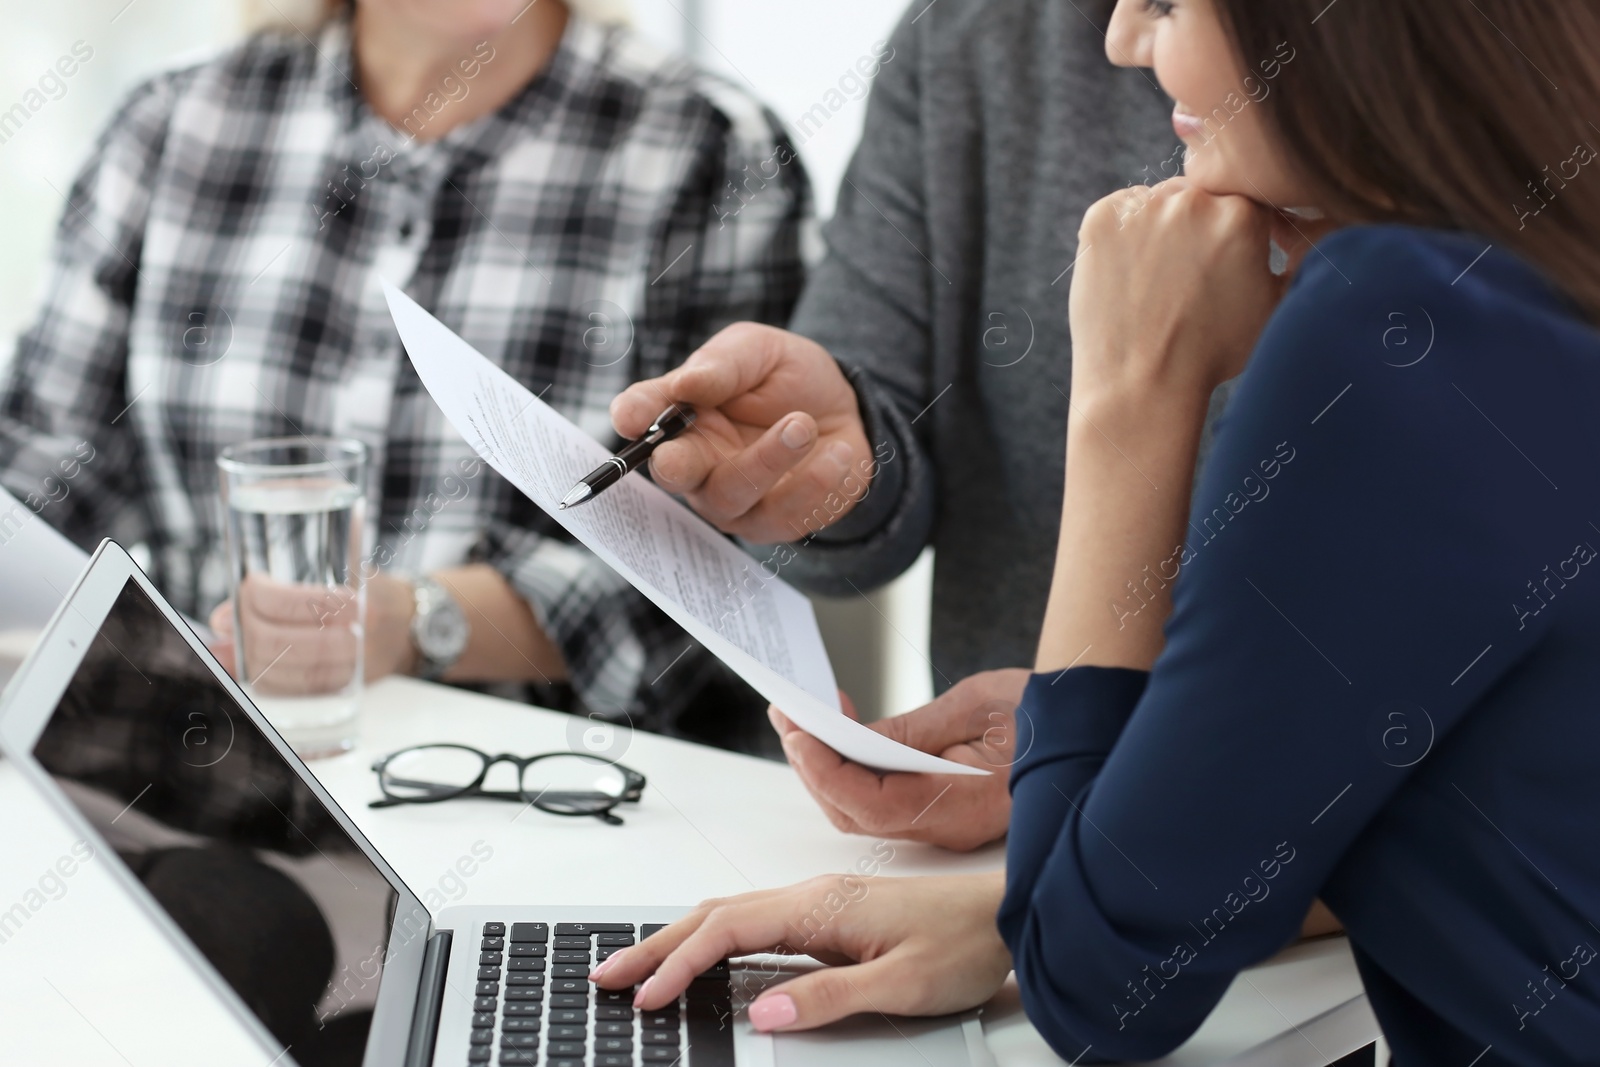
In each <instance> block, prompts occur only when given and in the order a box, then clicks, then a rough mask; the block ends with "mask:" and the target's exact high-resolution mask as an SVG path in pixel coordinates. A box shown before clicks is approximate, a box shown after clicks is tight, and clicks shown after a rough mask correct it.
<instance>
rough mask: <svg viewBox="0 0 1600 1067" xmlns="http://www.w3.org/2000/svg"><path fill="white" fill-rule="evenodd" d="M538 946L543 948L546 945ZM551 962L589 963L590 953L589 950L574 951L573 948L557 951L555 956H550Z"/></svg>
mask: <svg viewBox="0 0 1600 1067" xmlns="http://www.w3.org/2000/svg"><path fill="white" fill-rule="evenodd" d="M530 947H532V946H530ZM538 947H540V948H543V947H544V946H543V945H540V946H538ZM550 962H551V963H588V962H589V953H588V952H573V951H572V950H571V949H568V950H567V951H565V952H557V953H556V954H555V955H554V956H551V957H550Z"/></svg>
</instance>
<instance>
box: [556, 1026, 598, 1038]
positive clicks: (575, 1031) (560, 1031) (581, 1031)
mask: <svg viewBox="0 0 1600 1067" xmlns="http://www.w3.org/2000/svg"><path fill="white" fill-rule="evenodd" d="M588 1036H589V1031H588V1029H587V1028H586V1027H582V1026H552V1027H551V1028H550V1040H551V1041H583V1040H585V1039H587V1038H588Z"/></svg>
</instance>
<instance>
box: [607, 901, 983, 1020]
mask: <svg viewBox="0 0 1600 1067" xmlns="http://www.w3.org/2000/svg"><path fill="white" fill-rule="evenodd" d="M1004 889H1005V876H1004V873H1003V872H999V871H996V872H993V873H990V874H980V875H962V876H957V877H950V878H881V877H879V878H857V877H855V876H853V875H825V876H823V877H821V878H813V879H811V880H810V881H808V882H802V883H800V884H799V885H794V886H790V887H788V888H786V889H769V890H764V891H761V892H756V893H746V894H744V895H742V896H737V897H729V898H727V899H723V900H709V901H706V902H705V903H704V904H701V905H700V906H699V907H698V908H696V909H695V910H694V911H693V912H692V913H690V914H689V916H688V917H686V918H684V919H682V920H680V921H678V922H676V923H673V924H672V925H671V926H669V927H667V928H666V929H664V930H662V931H660V932H658V933H656V934H653V935H652V936H650V937H649V938H647V939H645V940H644V941H642V942H640V943H639V944H638V945H636V946H634V947H632V948H628V949H625V950H623V951H621V952H617V953H615V954H614V955H612V956H610V957H609V958H607V959H606V960H605V961H604V962H603V963H601V964H600V966H598V967H596V968H595V969H594V970H593V971H592V972H591V974H590V977H591V979H592V980H593V981H594V982H595V983H596V984H597V985H599V986H600V987H601V988H602V989H626V988H627V987H628V986H630V985H633V984H634V983H637V982H643V983H644V984H643V985H641V986H640V987H639V992H638V994H637V995H636V997H635V999H634V1006H635V1007H638V1008H640V1009H642V1010H644V1011H647V1012H648V1011H650V1010H652V1009H654V1008H657V1007H660V1006H661V1005H663V1004H671V1003H676V1002H677V999H678V996H679V994H680V993H682V992H683V991H684V990H685V989H687V988H688V987H689V983H690V982H691V981H693V980H694V978H695V976H696V975H698V974H700V973H701V972H702V971H705V970H707V969H708V968H710V967H712V966H714V965H715V964H717V963H718V962H720V961H721V960H723V959H726V958H728V957H730V956H741V955H748V954H750V953H755V952H780V953H800V954H805V955H809V956H813V957H815V958H817V959H819V960H822V961H823V962H825V963H835V964H839V966H834V967H827V968H823V969H821V970H817V971H814V972H812V973H810V974H806V975H802V976H801V977H798V978H793V979H790V980H789V981H787V982H784V983H782V984H780V985H776V986H773V987H772V988H770V989H768V990H766V991H765V992H763V993H762V994H761V996H759V997H758V998H756V1000H755V1001H754V1002H753V1003H752V1004H751V1005H750V1009H749V1012H750V1023H751V1025H752V1026H754V1027H755V1028H756V1029H757V1030H809V1029H812V1028H813V1027H818V1026H822V1025H824V1024H826V1023H830V1022H833V1021H835V1020H837V1019H842V1018H844V1017H845V1016H847V1015H853V1014H856V1013H857V1012H882V1013H886V1014H890V1015H944V1014H948V1013H951V1012H956V1011H961V1010H963V1009H965V1008H971V1007H975V1006H977V1005H979V1004H982V1003H983V1002H984V1001H986V1000H988V999H989V998H990V997H992V996H993V995H994V994H995V992H996V991H998V990H999V988H1000V986H1001V983H1003V982H1004V981H1005V979H1006V975H1008V974H1010V973H1011V954H1010V953H1009V952H1007V951H1006V946H1005V944H1004V943H1003V942H1002V941H1001V940H1000V934H999V932H998V931H997V930H996V929H995V924H994V914H995V911H996V909H997V908H998V907H999V905H1000V898H1001V895H1002V893H1003V891H1004Z"/></svg>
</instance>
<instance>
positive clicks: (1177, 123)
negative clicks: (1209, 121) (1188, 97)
mask: <svg viewBox="0 0 1600 1067" xmlns="http://www.w3.org/2000/svg"><path fill="white" fill-rule="evenodd" d="M1172 128H1173V130H1174V131H1176V132H1177V134H1178V137H1179V139H1181V140H1184V141H1188V140H1191V139H1204V137H1205V133H1206V127H1205V123H1203V122H1201V121H1200V118H1199V116H1198V115H1191V114H1190V113H1189V112H1187V111H1185V110H1184V109H1183V105H1182V104H1178V105H1177V106H1175V107H1174V108H1173V109H1172Z"/></svg>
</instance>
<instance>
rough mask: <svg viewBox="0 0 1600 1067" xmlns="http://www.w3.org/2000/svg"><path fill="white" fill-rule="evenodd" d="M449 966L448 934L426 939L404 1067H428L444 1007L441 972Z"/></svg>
mask: <svg viewBox="0 0 1600 1067" xmlns="http://www.w3.org/2000/svg"><path fill="white" fill-rule="evenodd" d="M449 965H450V931H449V930H440V931H439V932H438V933H436V934H434V935H433V936H432V937H430V938H428V947H427V948H426V949H425V950H424V952H423V955H422V978H421V981H419V982H418V983H417V1009H416V1011H415V1012H413V1013H412V1015H411V1040H410V1041H409V1042H407V1044H406V1064H405V1067H428V1064H430V1063H432V1062H433V1044H434V1042H435V1041H436V1040H437V1039H438V1037H439V1010H440V1008H441V1006H442V1005H443V1004H444V979H445V971H446V969H447V968H448V967H449Z"/></svg>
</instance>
